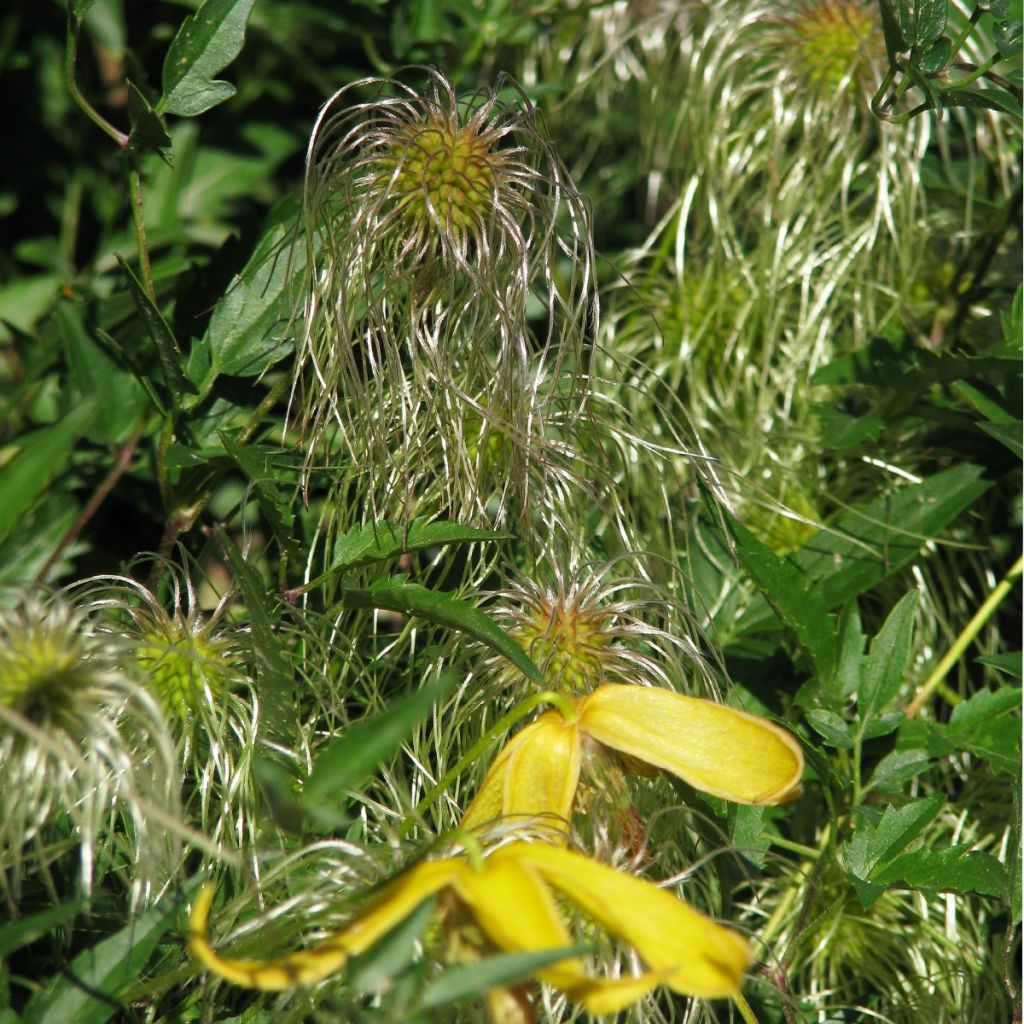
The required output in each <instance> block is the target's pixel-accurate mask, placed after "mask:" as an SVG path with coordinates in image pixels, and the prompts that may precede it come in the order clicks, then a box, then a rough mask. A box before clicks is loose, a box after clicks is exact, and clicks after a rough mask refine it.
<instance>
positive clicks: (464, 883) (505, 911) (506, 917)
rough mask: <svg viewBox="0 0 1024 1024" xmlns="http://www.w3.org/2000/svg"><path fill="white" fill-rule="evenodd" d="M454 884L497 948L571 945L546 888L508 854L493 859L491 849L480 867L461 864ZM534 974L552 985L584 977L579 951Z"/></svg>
mask: <svg viewBox="0 0 1024 1024" xmlns="http://www.w3.org/2000/svg"><path fill="white" fill-rule="evenodd" d="M516 845H532V844H516ZM538 845H541V846H546V845H547V844H546V843H540V844H538ZM454 888H455V891H456V892H457V893H458V894H459V896H461V897H462V899H463V900H464V901H465V903H466V904H467V906H469V908H470V909H471V910H472V912H473V916H474V917H475V918H476V920H477V923H478V924H479V925H480V927H481V928H482V929H483V930H484V932H485V933H486V934H487V937H488V938H489V939H490V940H491V941H492V942H493V943H494V944H495V945H496V946H497V947H498V948H499V949H502V950H505V951H506V952H508V953H526V952H531V951H534V950H544V949H561V948H562V947H564V946H572V945H574V940H573V938H572V936H571V935H570V934H569V930H568V929H567V928H566V926H565V922H564V921H563V920H562V915H561V914H560V913H559V911H558V907H557V906H556V904H555V899H554V896H553V895H552V894H551V892H550V890H549V889H548V888H547V887H546V886H545V885H544V883H543V882H542V881H541V880H540V878H539V877H538V876H537V875H536V874H535V873H534V872H533V871H531V870H530V869H529V868H528V867H526V866H524V865H523V864H521V863H519V862H517V861H516V860H514V859H513V860H509V859H507V858H501V859H497V860H496V859H495V857H494V855H493V854H492V855H491V856H490V857H488V858H487V860H486V861H485V862H484V866H483V869H482V870H479V871H476V870H474V869H473V868H471V867H469V866H468V865H467V866H466V867H465V869H464V870H463V871H462V872H461V873H460V874H459V877H458V878H457V879H456V881H455V883H454ZM537 976H538V977H539V978H542V979H543V980H544V981H547V982H549V983H550V984H552V985H555V986H556V987H557V988H572V987H574V986H575V985H577V984H579V983H580V982H586V981H587V980H588V978H587V974H586V971H585V970H584V967H583V962H582V961H581V960H580V959H579V957H569V958H567V959H565V960H560V961H558V962H557V963H555V964H551V965H549V966H548V967H544V968H542V969H541V970H539V971H538V972H537Z"/></svg>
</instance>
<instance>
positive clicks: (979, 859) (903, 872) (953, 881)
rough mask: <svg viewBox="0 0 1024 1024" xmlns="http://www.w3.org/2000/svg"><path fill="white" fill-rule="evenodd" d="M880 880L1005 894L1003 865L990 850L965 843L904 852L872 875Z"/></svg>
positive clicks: (935, 890) (929, 890) (943, 889)
mask: <svg viewBox="0 0 1024 1024" xmlns="http://www.w3.org/2000/svg"><path fill="white" fill-rule="evenodd" d="M873 880H874V881H876V882H879V883H881V884H886V885H888V884H891V883H893V882H903V883H904V884H906V885H909V886H910V887H911V888H912V889H920V890H922V891H924V892H926V893H940V892H961V893H967V892H976V893H980V894H981V895H982V896H999V897H1001V896H1005V893H1006V887H1007V877H1006V868H1005V867H1004V866H1003V865H1002V864H1000V863H999V861H998V860H996V858H995V857H993V856H992V854H990V853H984V852H982V851H979V850H972V849H971V848H970V847H969V846H951V847H949V848H948V849H946V850H932V849H928V848H923V849H920V850H914V851H913V852H912V853H904V854H901V855H900V856H899V857H897V858H896V859H895V860H893V861H892V862H890V863H889V864H888V866H886V867H885V868H884V869H883V870H881V871H879V872H878V873H877V874H876V875H875V876H874V879H873Z"/></svg>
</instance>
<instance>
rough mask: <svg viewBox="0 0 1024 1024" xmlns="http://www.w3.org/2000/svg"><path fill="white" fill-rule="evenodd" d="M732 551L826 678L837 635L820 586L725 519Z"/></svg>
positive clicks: (832, 667)
mask: <svg viewBox="0 0 1024 1024" xmlns="http://www.w3.org/2000/svg"><path fill="white" fill-rule="evenodd" d="M728 525H729V530H730V532H731V533H732V535H733V539H734V540H735V542H736V554H737V555H738V557H739V560H740V562H741V563H742V565H743V568H744V569H746V571H747V572H748V573H749V574H750V576H751V577H752V578H753V580H754V582H755V583H756V584H757V586H758V589H759V590H760V591H761V592H762V594H764V596H765V598H766V599H767V601H768V603H769V604H770V605H771V606H772V607H773V608H774V609H775V612H776V614H777V615H778V616H779V618H780V619H781V620H782V622H783V623H784V624H785V625H786V626H788V627H789V628H790V629H791V630H793V633H794V634H795V636H796V639H797V642H798V643H799V644H800V646H801V647H803V649H804V650H805V651H806V652H807V654H808V655H809V656H810V659H811V661H812V663H813V664H814V669H815V673H816V675H817V676H818V678H819V679H821V680H822V681H824V682H830V681H831V680H832V677H833V675H834V674H835V669H836V653H837V647H838V637H837V634H836V624H835V619H834V618H833V617H832V616H831V615H829V613H828V611H827V609H826V608H825V603H824V601H823V599H822V595H821V588H820V587H819V586H817V585H815V584H814V582H813V581H812V580H811V579H810V578H809V577H808V576H807V574H806V573H805V572H804V571H803V570H802V569H800V568H799V567H798V566H796V565H794V564H793V563H792V562H790V561H788V560H786V559H784V558H780V557H779V556H778V555H776V554H775V552H774V551H772V550H771V549H770V548H768V547H766V546H765V545H764V544H762V543H761V542H760V541H759V540H758V539H757V538H756V537H755V536H754V535H753V534H752V533H751V532H750V531H749V530H748V529H747V528H746V527H745V526H743V524H742V523H739V522H737V521H736V520H729V522H728Z"/></svg>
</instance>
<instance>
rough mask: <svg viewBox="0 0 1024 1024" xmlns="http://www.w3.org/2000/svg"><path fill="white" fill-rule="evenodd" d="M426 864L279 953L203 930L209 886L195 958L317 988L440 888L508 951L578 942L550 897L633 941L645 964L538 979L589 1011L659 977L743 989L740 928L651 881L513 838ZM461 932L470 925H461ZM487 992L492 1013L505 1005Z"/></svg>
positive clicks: (618, 1005)
mask: <svg viewBox="0 0 1024 1024" xmlns="http://www.w3.org/2000/svg"><path fill="white" fill-rule="evenodd" d="M467 853H468V855H466V856H455V857H448V858H446V859H443V860H433V861H421V862H420V863H418V864H416V865H415V866H414V867H412V868H410V869H409V870H408V871H406V872H404V873H403V874H401V875H399V876H398V877H397V878H396V879H394V880H393V881H392V882H390V883H388V884H387V885H385V886H384V888H383V889H381V890H380V891H379V892H378V893H377V894H376V896H375V897H373V898H372V899H371V900H370V901H369V902H368V903H367V904H366V906H365V907H364V908H363V910H362V911H361V912H360V913H358V914H357V915H356V916H355V917H354V918H353V919H352V921H351V922H349V924H347V925H346V926H345V927H344V928H342V929H341V930H340V931H337V932H335V933H334V934H332V935H330V936H329V937H328V938H326V939H325V940H324V941H323V942H321V943H319V944H318V945H316V946H313V947H312V948H310V949H306V950H302V951H299V952H295V953H289V954H287V955H285V956H283V957H280V958H279V959H276V960H248V959H238V958H234V957H225V956H221V955H220V954H219V953H217V952H216V951H215V950H214V949H213V947H212V946H211V945H210V942H209V939H208V937H207V920H208V916H209V911H210V904H211V902H212V900H213V888H212V886H206V887H204V888H203V889H202V890H201V891H200V893H199V895H198V896H197V897H196V901H195V904H194V906H193V910H192V917H191V921H190V928H189V948H190V950H191V952H192V955H193V956H194V957H195V958H196V959H197V960H198V961H199V962H200V963H201V964H202V965H203V966H204V967H206V968H207V969H209V970H210V971H212V972H214V973H215V974H218V975H220V976H221V977H222V978H225V979H227V980H228V981H230V982H233V983H234V984H236V985H242V986H245V987H247V988H254V989H262V990H264V991H281V990H284V989H289V988H295V987H298V986H302V985H313V984H316V983H317V982H319V981H322V980H324V979H325V978H327V977H329V976H330V975H332V974H335V973H336V972H338V971H339V970H341V969H342V968H343V967H344V965H345V963H346V961H347V959H348V957H349V956H352V955H353V954H358V953H361V952H363V951H364V950H366V949H368V948H369V947H370V946H372V945H373V944H374V943H375V942H376V941H377V940H378V939H380V938H381V937H382V936H383V935H385V934H386V933H387V932H388V931H390V930H391V929H392V928H393V927H395V925H397V924H398V923H399V922H401V921H402V920H403V919H405V918H406V917H408V916H409V915H410V914H411V913H412V912H413V910H415V909H416V908H417V907H418V906H419V905H420V904H422V903H423V902H424V900H426V899H428V898H430V897H432V896H434V895H435V894H443V897H444V902H442V906H443V907H444V909H445V910H447V911H448V912H449V914H450V916H451V917H454V918H455V919H456V920H455V925H456V927H459V926H460V925H463V923H464V922H465V921H466V919H467V918H472V919H474V920H475V922H476V925H477V926H478V928H479V931H480V932H481V933H482V935H483V937H484V938H485V940H486V944H487V946H488V947H490V948H491V949H497V950H502V951H505V952H509V953H524V952H531V951H541V950H559V949H563V948H565V947H568V946H571V945H572V944H573V940H572V936H571V935H570V932H569V929H568V927H567V925H566V922H565V919H564V917H563V915H562V913H561V911H560V910H559V906H558V902H557V900H556V896H555V894H556V893H557V894H558V895H559V896H561V897H563V898H564V899H565V900H566V901H567V902H568V903H570V904H573V905H574V906H575V907H577V908H578V909H579V910H580V911H581V912H582V913H583V914H584V915H585V916H586V917H589V918H591V919H593V920H594V921H596V922H597V923H598V924H599V925H601V926H602V927H603V928H604V929H605V930H606V931H607V932H608V933H609V934H610V935H612V936H614V937H615V938H617V939H619V940H620V941H622V942H624V943H625V944H627V945H629V946H631V947H632V948H633V949H634V950H635V951H636V953H637V954H638V955H639V957H640V959H641V960H642V961H643V962H644V964H645V965H646V967H647V969H646V970H645V971H644V972H643V973H641V974H637V975H628V976H624V977H595V976H594V975H591V974H589V973H588V972H587V969H586V967H585V965H584V963H583V961H582V960H581V959H580V958H579V957H577V956H567V957H566V958H565V959H563V960H558V961H556V962H554V963H552V964H550V965H548V966H546V967H543V968H540V969H539V970H538V971H537V977H538V978H539V979H540V980H542V981H545V982H547V983H549V984H551V985H553V986H555V987H556V988H558V989H560V990H561V991H562V992H564V993H566V995H567V996H569V998H570V999H572V1000H574V1001H576V1002H578V1003H580V1004H582V1005H583V1006H584V1007H585V1008H586V1009H587V1010H588V1011H589V1012H590V1013H592V1014H604V1013H614V1012H616V1011H618V1010H620V1009H622V1008H624V1007H626V1006H628V1005H630V1004H631V1003H633V1002H635V1001H636V1000H637V999H639V998H640V997H641V996H642V995H644V994H645V993H646V992H648V991H649V990H651V989H652V988H654V987H655V986H656V985H666V986H667V987H668V988H670V989H672V990H673V991H675V992H678V993H680V994H683V995H693V996H701V997H705V998H716V997H722V996H730V995H735V994H737V993H738V991H739V985H740V980H741V978H742V975H743V971H744V970H745V968H746V967H747V965H748V963H749V962H750V950H749V948H748V946H747V943H746V941H745V940H744V939H743V937H742V936H741V935H739V934H738V933H737V932H735V931H733V930H732V929H729V928H726V927H723V926H722V925H719V924H716V923H715V922H714V921H711V920H710V919H709V918H707V917H704V915H702V914H700V913H698V912H697V911H696V910H694V909H693V908H691V907H689V906H687V904H685V903H683V902H682V901H681V900H679V899H677V898H676V897H675V896H673V895H672V894H671V893H669V892H667V891H666V890H664V889H661V888H659V887H658V886H656V885H654V884H652V883H651V882H648V881H645V880H643V879H640V878H635V877H633V876H632V875H628V874H625V873H623V872H621V871H617V870H615V869H614V868H611V867H608V866H607V865H604V864H600V863H598V862H596V861H594V860H591V859H590V858H589V857H585V856H583V855H582V854H579V853H575V852H573V851H571V850H568V849H563V848H561V847H556V846H551V845H548V844H546V843H534V842H522V841H513V842H510V843H508V844H506V845H504V846H500V847H498V848H496V849H494V850H492V851H491V852H490V853H488V854H486V855H484V854H483V853H482V852H481V851H480V850H479V847H477V846H476V845H475V844H471V845H470V847H469V849H468V851H467ZM463 932H464V934H472V933H471V931H470V930H469V929H468V928H465V927H463ZM508 995H509V993H508V992H507V990H501V989H498V990H492V993H491V1004H492V1012H493V1011H494V1010H495V1009H496V1008H497V1007H500V1006H502V1005H507V1002H505V1003H502V999H507V997H508Z"/></svg>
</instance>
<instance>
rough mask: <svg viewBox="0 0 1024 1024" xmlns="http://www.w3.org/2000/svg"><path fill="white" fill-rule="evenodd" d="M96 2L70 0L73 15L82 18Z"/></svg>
mask: <svg viewBox="0 0 1024 1024" xmlns="http://www.w3.org/2000/svg"><path fill="white" fill-rule="evenodd" d="M95 3H96V0H71V10H72V12H73V13H74V15H75V17H77V18H83V17H85V15H86V14H88V13H89V8H90V7H92V6H93V5H94V4H95Z"/></svg>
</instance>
